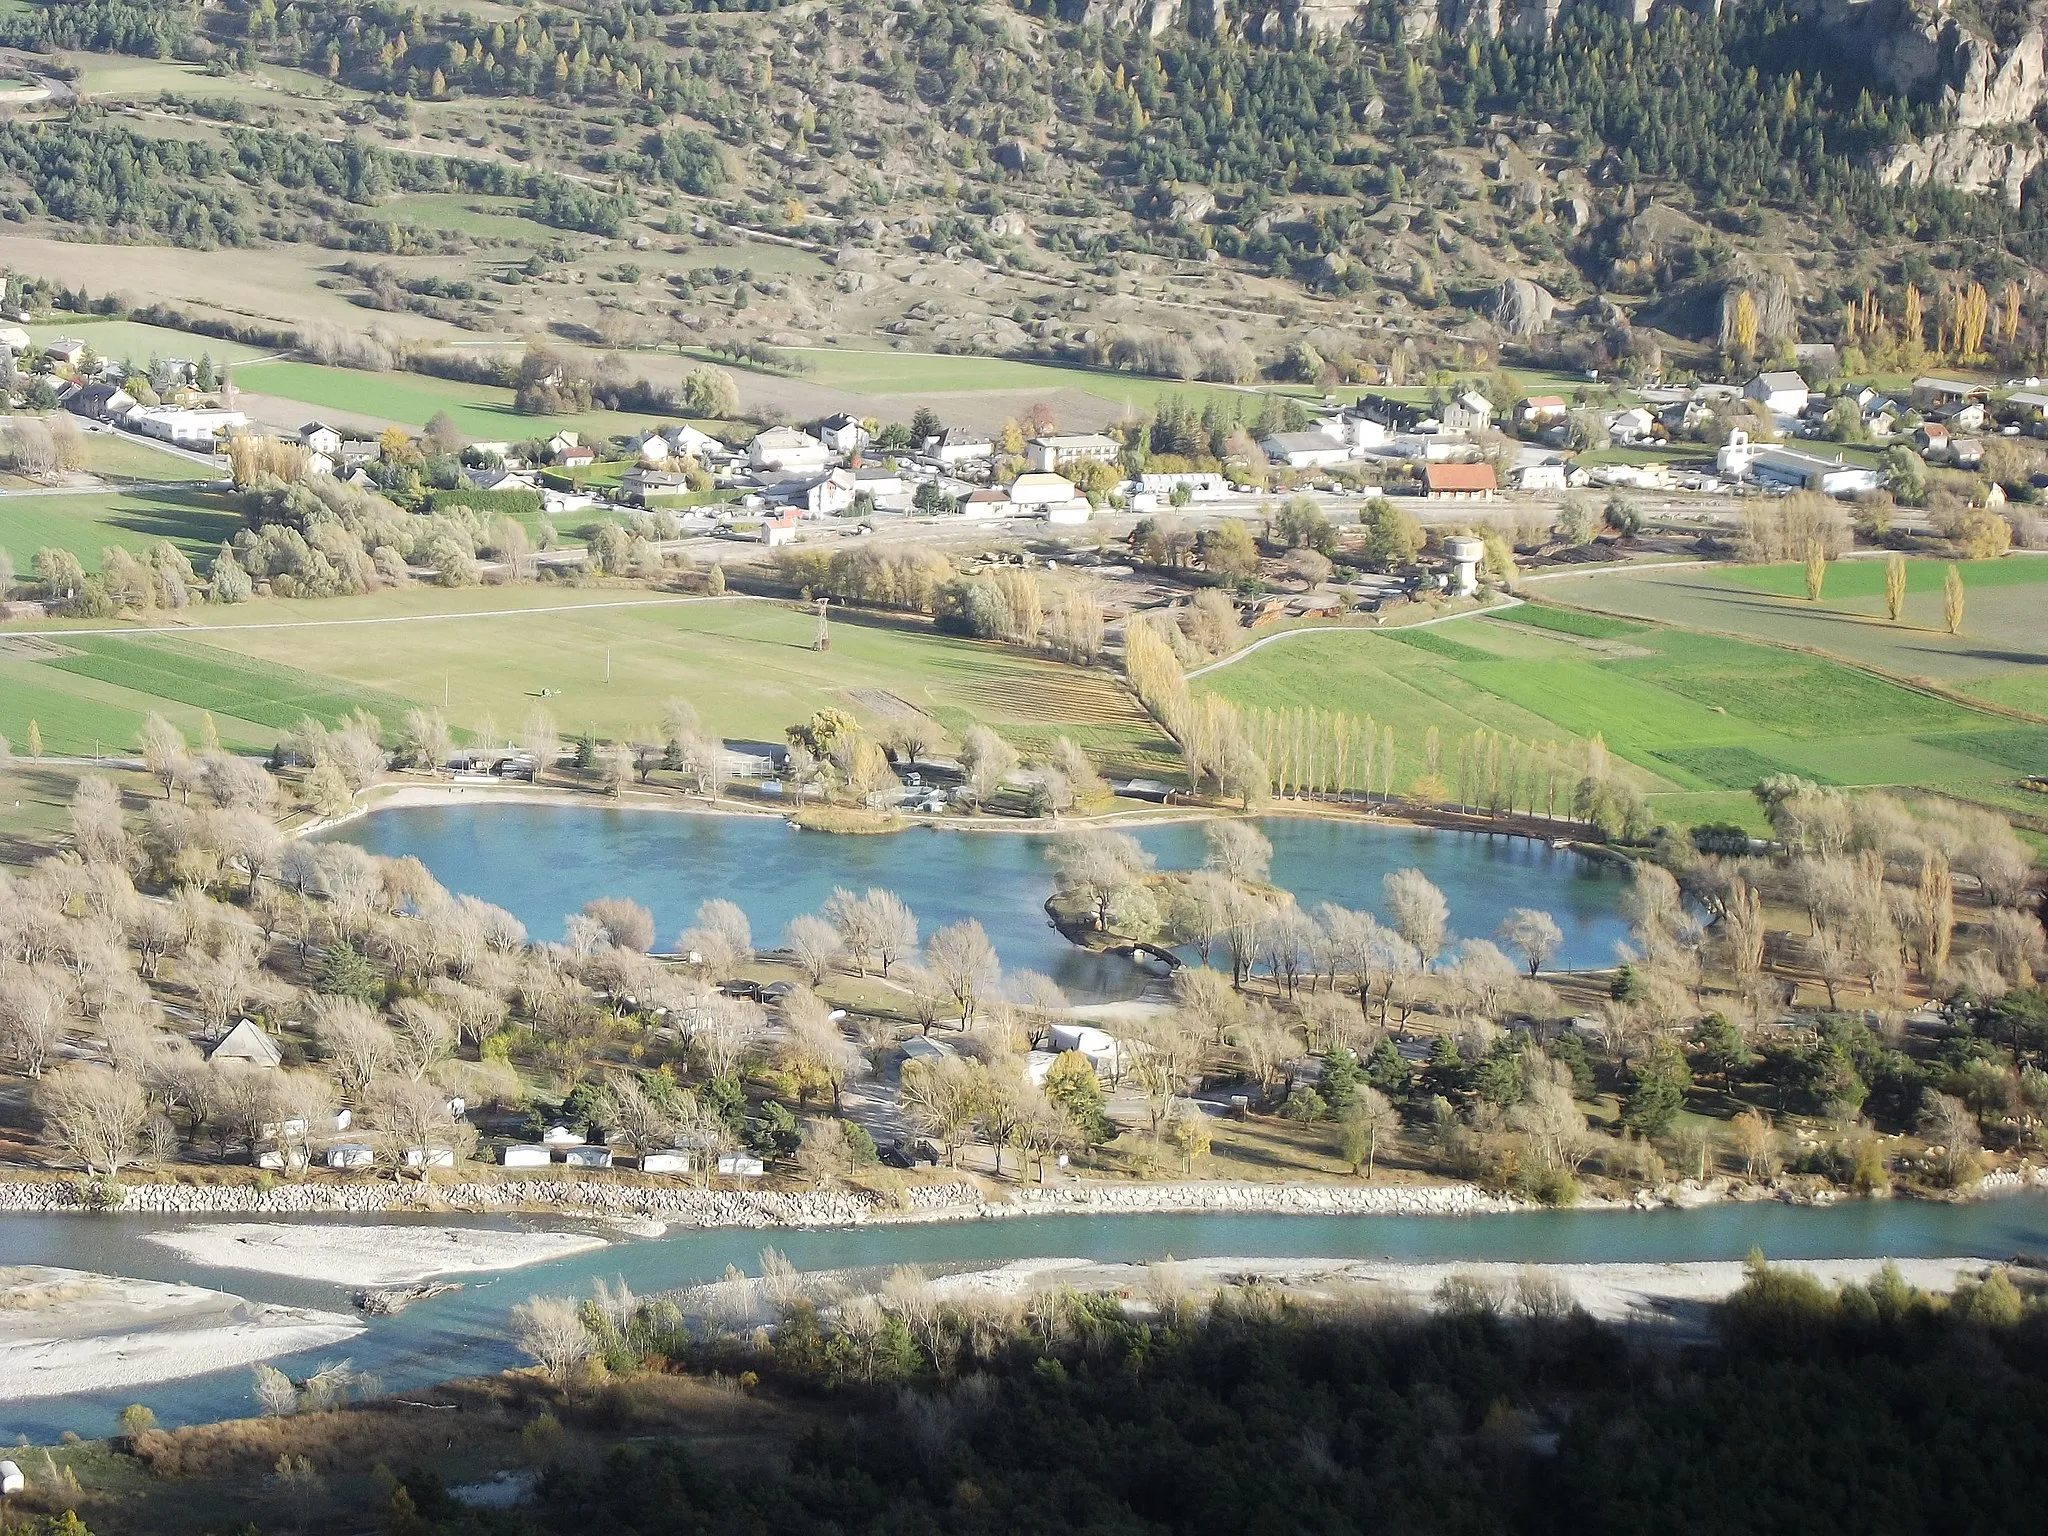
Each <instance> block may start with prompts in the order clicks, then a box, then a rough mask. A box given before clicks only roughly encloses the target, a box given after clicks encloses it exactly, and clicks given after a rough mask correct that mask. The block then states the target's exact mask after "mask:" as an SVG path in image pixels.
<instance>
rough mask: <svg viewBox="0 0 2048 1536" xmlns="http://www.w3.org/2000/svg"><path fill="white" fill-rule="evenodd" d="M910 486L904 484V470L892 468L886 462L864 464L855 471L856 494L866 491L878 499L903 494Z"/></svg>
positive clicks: (854, 489) (854, 485) (854, 488)
mask: <svg viewBox="0 0 2048 1536" xmlns="http://www.w3.org/2000/svg"><path fill="white" fill-rule="evenodd" d="M907 490H909V486H907V485H906V484H904V480H903V471H902V470H900V469H891V468H889V467H888V465H886V464H863V465H861V467H860V468H859V469H856V470H855V471H854V472H853V491H854V494H855V495H856V496H858V495H860V494H861V493H862V492H866V493H867V494H868V495H869V496H871V497H873V498H874V499H875V500H876V501H881V500H882V499H883V498H885V497H890V496H901V495H903V494H904V493H905V492H906V491H907Z"/></svg>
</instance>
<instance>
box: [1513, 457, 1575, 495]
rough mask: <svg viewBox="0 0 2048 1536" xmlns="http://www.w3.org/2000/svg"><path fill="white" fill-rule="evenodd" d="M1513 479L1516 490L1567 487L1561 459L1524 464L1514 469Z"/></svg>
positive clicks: (1563, 488) (1551, 489)
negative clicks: (1552, 461) (1543, 462)
mask: <svg viewBox="0 0 2048 1536" xmlns="http://www.w3.org/2000/svg"><path fill="white" fill-rule="evenodd" d="M1514 480H1515V489H1516V490H1518V491H1562V490H1566V489H1568V488H1569V482H1568V480H1567V478H1566V469H1565V465H1564V464H1563V462H1562V461H1559V462H1555V463H1548V464H1524V465H1522V466H1520V467H1519V468H1517V469H1516V470H1515V471H1514Z"/></svg>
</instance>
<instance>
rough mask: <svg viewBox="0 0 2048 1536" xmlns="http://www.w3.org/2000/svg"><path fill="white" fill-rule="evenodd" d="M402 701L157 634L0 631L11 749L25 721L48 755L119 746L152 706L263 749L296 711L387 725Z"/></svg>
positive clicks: (3, 731)
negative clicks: (353, 715)
mask: <svg viewBox="0 0 2048 1536" xmlns="http://www.w3.org/2000/svg"><path fill="white" fill-rule="evenodd" d="M410 706H411V701H410V700H408V699H404V698H399V697H396V696H394V695H392V694H388V693H382V692H379V691H377V690H375V689H367V688H359V687H354V686H351V685H349V684H347V683H343V682H338V681H336V680H335V679H334V678H331V677H325V676H321V675H318V674H315V673H308V672H302V671H298V670H296V669H293V668H290V667H280V666H275V665H272V664H270V663H267V662H261V661H254V660H250V659H249V658H246V657H241V656H236V655H233V654H232V653H229V652H226V651H222V650H219V649H217V648H215V647H213V646H210V645H202V644H196V643H194V642H191V641H189V640H186V639H184V638H182V637H175V636H171V635H167V634H164V633H161V632H158V633H153V634H136V635H133V636H127V635H100V634H94V635H66V636H63V637H61V638H59V639H55V640H43V639H40V638H39V637H36V636H33V635H21V636H19V637H0V735H5V736H6V737H8V739H9V740H11V741H12V742H14V743H15V744H16V746H17V749H18V748H19V746H20V744H21V743H22V742H24V741H25V740H26V739H27V736H28V725H29V722H30V721H31V720H33V721H35V723H36V725H37V726H38V728H39V729H40V730H41V732H42V736H43V746H44V750H45V751H46V752H48V753H50V754H52V755H55V756H64V755H70V754H83V753H96V752H98V751H102V750H104V751H128V750H132V749H133V747H134V745H135V739H136V733H137V732H138V731H139V730H140V729H141V727H142V720H143V717H144V716H145V715H146V714H148V713H149V711H151V710H153V709H154V710H161V711H162V712H163V714H165V715H166V716H168V717H169V718H170V719H171V720H172V721H174V722H175V723H176V724H178V725H179V726H180V727H181V728H183V729H184V730H185V731H186V733H187V735H188V736H193V737H196V736H198V734H199V733H200V729H201V723H202V718H203V717H206V716H211V718H212V720H213V723H214V729H215V730H216V731H217V732H218V733H219V735H220V739H221V741H222V742H223V743H225V744H226V745H228V746H230V747H235V748H240V749H244V750H250V751H256V750H263V749H267V748H268V747H269V746H270V745H271V744H272V743H273V742H275V741H276V740H277V738H278V737H279V736H280V735H282V734H283V733H284V732H286V731H287V730H289V729H290V728H291V727H292V726H294V725H296V724H297V723H298V721H299V720H300V718H301V717H302V716H305V715H312V716H313V717H315V718H316V719H319V720H322V721H325V722H327V723H330V724H331V723H333V722H334V721H336V720H339V719H340V718H341V717H342V716H344V715H347V714H349V713H350V712H351V711H353V710H356V709H367V710H369V711H370V712H371V713H372V714H375V715H376V716H378V717H379V718H380V719H381V720H383V721H384V723H385V725H386V726H387V727H392V728H395V727H396V726H397V724H398V722H399V719H400V717H401V716H402V715H403V714H404V712H405V710H406V709H408V708H409V707H410Z"/></svg>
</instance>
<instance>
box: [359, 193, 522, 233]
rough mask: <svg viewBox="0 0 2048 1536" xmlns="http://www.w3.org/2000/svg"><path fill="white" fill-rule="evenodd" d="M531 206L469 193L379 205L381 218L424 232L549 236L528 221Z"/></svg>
mask: <svg viewBox="0 0 2048 1536" xmlns="http://www.w3.org/2000/svg"><path fill="white" fill-rule="evenodd" d="M531 206H532V204H531V203H529V202H528V201H527V200H526V199H525V198H522V197H480V196H478V195H476V194H475V193H470V192H422V193H417V194H415V195H413V196H411V197H398V198H393V199H392V200H391V201H390V202H386V203H379V204H378V205H377V212H378V214H379V215H381V216H382V217H384V218H387V219H391V220H394V221H396V222H398V223H403V224H417V225H419V226H421V227H422V228H425V229H448V230H454V231H456V232H457V233H458V234H465V235H498V236H502V237H504V238H506V239H511V240H521V239H533V238H535V237H537V236H540V235H542V234H546V233H549V231H548V230H547V226H545V225H543V224H537V223H535V222H534V221H533V220H532V219H530V218H528V217H527V216H526V215H527V209H528V208H530V207H531Z"/></svg>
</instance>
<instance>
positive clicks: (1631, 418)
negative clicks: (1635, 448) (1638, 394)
mask: <svg viewBox="0 0 2048 1536" xmlns="http://www.w3.org/2000/svg"><path fill="white" fill-rule="evenodd" d="M1656 425H1657V418H1656V417H1655V416H1652V415H1651V414H1650V413H1649V411H1648V410H1646V409H1645V408H1644V407H1642V406H1640V405H1632V406H1630V407H1628V408H1627V409H1626V410H1620V411H1615V412H1613V413H1611V414H1610V415H1609V416H1608V417H1607V418H1606V426H1607V436H1608V437H1609V438H1610V439H1611V440H1612V441H1614V442H1617V443H1640V442H1643V441H1645V440H1646V439H1647V438H1648V437H1649V436H1650V433H1651V431H1652V430H1653V429H1654V428H1655V427H1656Z"/></svg>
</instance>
